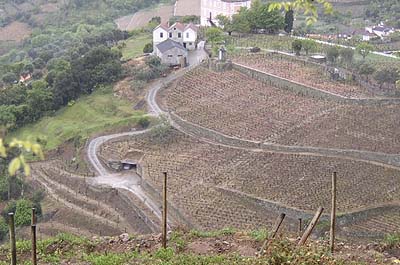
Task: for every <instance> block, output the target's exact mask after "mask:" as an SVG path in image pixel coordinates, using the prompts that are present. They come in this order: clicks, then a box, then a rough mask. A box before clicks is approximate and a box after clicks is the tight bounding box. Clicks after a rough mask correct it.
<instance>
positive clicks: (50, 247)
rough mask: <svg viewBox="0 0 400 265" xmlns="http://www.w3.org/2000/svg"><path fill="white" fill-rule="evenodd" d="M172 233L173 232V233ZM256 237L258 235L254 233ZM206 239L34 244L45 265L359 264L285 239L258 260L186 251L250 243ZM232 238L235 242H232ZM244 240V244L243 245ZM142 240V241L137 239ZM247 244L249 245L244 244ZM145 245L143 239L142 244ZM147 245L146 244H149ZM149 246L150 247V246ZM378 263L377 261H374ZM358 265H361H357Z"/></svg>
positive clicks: (23, 245)
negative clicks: (161, 243) (162, 243)
mask: <svg viewBox="0 0 400 265" xmlns="http://www.w3.org/2000/svg"><path fill="white" fill-rule="evenodd" d="M174 233H175V232H174ZM257 233H258V232H257ZM213 234H214V236H212V237H209V238H207V239H206V238H193V237H192V236H191V235H190V234H185V233H181V232H178V233H177V234H175V235H174V234H173V235H172V238H171V240H170V241H169V243H168V244H169V247H167V248H166V249H163V248H155V249H154V248H146V247H143V246H140V245H141V244H138V242H141V241H135V239H132V240H131V241H129V242H127V243H111V244H108V243H104V241H102V240H100V241H94V240H88V239H86V238H82V237H77V236H72V235H69V234H60V235H58V236H56V237H53V238H49V239H46V240H40V241H38V248H37V250H38V258H39V264H40V263H44V262H48V263H50V264H81V263H82V264H83V263H84V264H93V265H109V264H113V265H122V264H143V265H165V264H168V265H211V264H212V265H217V264H218V265H220V264H222V265H232V264H235V265H256V264H257V265H262V264H265V265H267V264H268V265H278V264H326V265H333V264H360V262H357V261H349V260H340V259H338V260H335V259H334V257H332V255H330V254H329V251H328V249H327V248H326V246H322V245H321V246H320V245H314V244H311V246H308V247H302V248H297V246H296V244H295V243H293V242H290V241H289V240H288V239H277V240H274V241H272V242H271V243H270V245H269V248H268V251H267V253H266V254H265V255H264V256H262V257H255V256H251V257H244V256H241V255H240V254H238V253H237V252H235V251H229V250H228V251H222V252H221V253H219V254H214V253H217V248H216V249H212V250H210V252H209V253H207V254H203V255H198V254H195V253H193V251H191V250H189V249H187V248H186V246H189V245H190V244H191V243H194V242H197V243H200V244H201V242H203V243H206V244H207V243H208V244H209V246H210V247H211V246H213V245H214V244H216V243H217V242H221V241H225V240H227V241H228V242H232V240H235V242H236V243H235V244H241V243H240V242H245V243H244V244H246V241H247V243H249V241H252V239H251V238H248V237H247V238H246V236H245V235H244V234H235V233H233V234H229V237H226V236H224V235H218V234H219V233H216V232H215V233H213ZM177 237H179V239H180V240H182V241H184V244H183V245H184V247H180V248H179V247H177V246H175V245H174V241H175V240H176V238H177ZM235 237H236V239H235ZM243 239H245V241H243ZM141 240H142V239H141ZM248 240H249V241H248ZM143 241H144V242H146V239H144V240H142V242H143ZM152 241H153V240H151V241H148V243H150V242H152ZM150 244H151V243H150ZM250 244H251V245H258V246H260V244H261V241H258V240H257V241H256V242H250ZM30 250H31V244H30V242H29V241H17V255H18V258H19V262H21V264H26V263H24V262H29V259H30V255H29V252H30ZM8 252H9V246H8V245H4V246H2V247H0V264H8V259H9V257H8V256H7V254H8ZM377 262H378V263H379V259H378V260H377ZM361 264H362V263H361Z"/></svg>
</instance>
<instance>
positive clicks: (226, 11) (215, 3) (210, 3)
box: [200, 0, 251, 26]
mask: <svg viewBox="0 0 400 265" xmlns="http://www.w3.org/2000/svg"><path fill="white" fill-rule="evenodd" d="M241 7H247V8H250V7H251V0H243V1H242V2H231V3H228V2H223V1H221V0H201V18H200V24H201V25H202V26H210V24H209V23H208V19H209V17H210V13H211V19H212V20H213V21H214V23H215V22H216V19H215V17H216V16H218V15H219V14H222V15H224V16H227V17H232V16H233V15H234V14H236V13H237V12H238V11H239V9H240V8H241Z"/></svg>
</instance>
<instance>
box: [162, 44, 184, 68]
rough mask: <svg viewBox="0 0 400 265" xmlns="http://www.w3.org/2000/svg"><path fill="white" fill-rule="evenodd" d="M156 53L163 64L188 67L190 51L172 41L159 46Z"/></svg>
mask: <svg viewBox="0 0 400 265" xmlns="http://www.w3.org/2000/svg"><path fill="white" fill-rule="evenodd" d="M155 53H156V55H157V56H158V57H159V58H160V59H161V62H162V63H163V64H166V65H169V66H176V65H180V66H182V67H184V66H186V60H187V56H188V51H187V50H186V49H185V47H183V45H182V44H180V43H179V42H176V41H174V40H172V39H167V40H165V41H163V42H161V43H160V44H158V45H157V46H156V50H155Z"/></svg>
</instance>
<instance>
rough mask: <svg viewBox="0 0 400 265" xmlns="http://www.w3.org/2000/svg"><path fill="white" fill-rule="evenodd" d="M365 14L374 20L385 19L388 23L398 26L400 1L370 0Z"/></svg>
mask: <svg viewBox="0 0 400 265" xmlns="http://www.w3.org/2000/svg"><path fill="white" fill-rule="evenodd" d="M365 16H366V17H367V18H369V19H372V20H373V21H374V22H381V21H387V22H388V23H389V25H392V26H395V27H398V28H400V3H399V1H398V0H371V1H369V4H368V6H367V8H366V10H365Z"/></svg>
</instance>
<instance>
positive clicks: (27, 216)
mask: <svg viewBox="0 0 400 265" xmlns="http://www.w3.org/2000/svg"><path fill="white" fill-rule="evenodd" d="M32 206H33V205H32V202H30V201H28V200H26V199H20V200H18V201H17V204H16V209H15V225H16V226H23V225H29V224H30V223H31V216H32Z"/></svg>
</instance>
